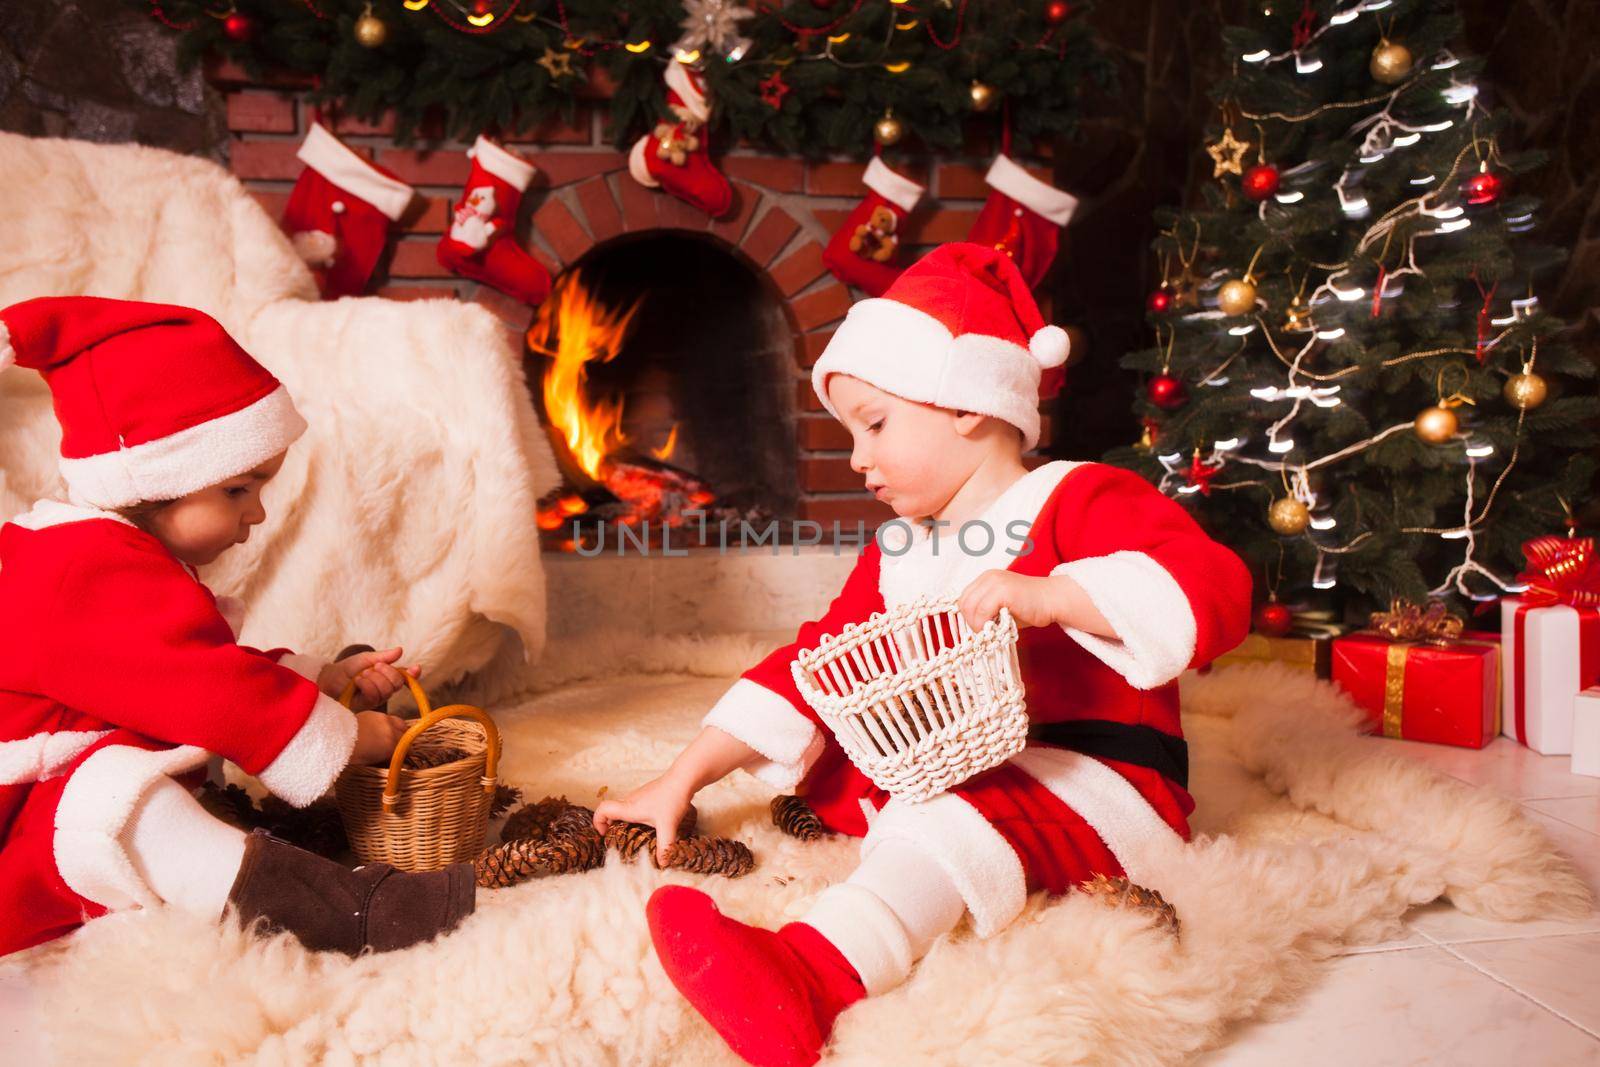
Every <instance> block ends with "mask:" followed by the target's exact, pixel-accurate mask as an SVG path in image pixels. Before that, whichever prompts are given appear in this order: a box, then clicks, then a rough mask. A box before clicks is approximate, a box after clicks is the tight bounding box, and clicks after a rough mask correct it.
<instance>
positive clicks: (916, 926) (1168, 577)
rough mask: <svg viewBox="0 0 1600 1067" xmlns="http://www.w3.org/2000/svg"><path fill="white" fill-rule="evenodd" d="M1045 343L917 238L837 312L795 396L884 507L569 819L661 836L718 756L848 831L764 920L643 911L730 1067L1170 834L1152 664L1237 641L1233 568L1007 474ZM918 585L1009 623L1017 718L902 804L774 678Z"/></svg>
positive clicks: (1180, 535) (1044, 359) (677, 901)
mask: <svg viewBox="0 0 1600 1067" xmlns="http://www.w3.org/2000/svg"><path fill="white" fill-rule="evenodd" d="M1066 354H1067V339H1066V335H1065V333H1064V332H1063V331H1062V330H1061V329H1060V328H1059V327H1055V326H1047V325H1045V324H1044V323H1043V321H1042V319H1041V317H1040V314H1039V309H1038V307H1037V306H1036V305H1035V303H1034V300H1033V296H1032V294H1031V293H1030V292H1029V291H1028V287H1027V285H1026V283H1025V282H1024V281H1023V279H1022V276H1021V274H1020V273H1019V272H1018V270H1017V268H1016V266H1015V264H1013V263H1012V262H1011V261H1010V260H1009V259H1007V258H1006V257H1005V256H1004V255H1003V254H1002V253H999V252H996V251H995V250H993V249H991V248H986V247H983V246H980V245H973V244H953V245H945V246H943V247H941V248H938V249H936V250H935V251H934V252H932V253H930V254H929V255H928V256H926V257H925V258H923V259H922V260H921V261H920V262H919V263H917V264H916V265H915V266H913V267H911V268H910V269H908V270H907V271H906V272H905V273H904V274H902V275H901V276H900V278H899V279H898V280H897V281H895V283H894V284H893V285H892V286H891V287H890V288H889V289H888V291H887V292H886V293H885V294H884V295H883V296H882V297H879V298H874V299H869V300H863V301H861V302H860V303H857V304H856V305H854V306H853V307H852V308H851V309H850V313H849V315H848V316H847V317H846V319H845V321H844V323H843V324H842V325H841V326H840V327H839V330H838V332H837V333H836V334H835V335H834V337H833V339H832V341H830V342H829V344H828V347H827V349H826V351H824V353H823V355H822V358H821V359H820V360H818V362H817V364H816V367H815V369H814V371H813V373H812V384H813V385H814V386H815V388H816V391H817V395H818V396H819V397H820V398H821V399H822V402H823V404H824V405H826V407H827V409H828V411H829V412H830V413H831V414H832V415H833V416H834V417H835V418H837V419H839V420H840V421H841V422H843V423H844V425H845V426H846V427H847V428H848V429H849V430H850V433H851V436H852V438H853V439H854V449H853V452H852V454H851V465H852V467H854V469H855V470H856V471H858V472H859V473H860V474H861V475H862V476H863V477H864V478H865V479H866V484H867V487H868V488H869V489H871V490H873V491H874V492H875V493H876V494H877V496H878V498H879V499H880V500H883V501H885V502H887V503H888V504H889V505H890V506H891V507H893V508H894V510H895V512H896V513H897V514H898V515H899V516H901V519H900V520H896V521H894V522H891V523H889V524H887V525H886V526H885V528H884V529H883V530H882V531H880V533H879V537H878V538H877V539H876V541H875V542H874V543H873V544H870V545H868V546H867V547H866V549H865V550H864V551H863V552H862V553H861V556H860V559H859V560H858V562H857V563H856V566H855V569H854V570H853V571H852V572H851V574H850V577H849V578H848V580H847V581H846V582H845V585H844V589H843V590H842V591H841V592H840V593H839V595H838V597H837V598H836V599H835V600H834V601H833V604H832V605H831V606H830V607H829V608H828V610H827V612H826V614H824V615H823V616H822V618H820V619H818V620H816V621H815V622H811V623H807V624H806V625H805V626H803V627H801V628H800V632H799V635H798V637H797V638H796V639H795V641H794V642H793V643H791V644H789V645H786V646H784V647H783V648H780V649H778V650H777V651H775V652H773V653H772V654H771V655H770V656H768V657H767V658H766V659H764V660H763V661H762V662H761V663H759V664H757V665H756V666H755V667H753V668H751V669H750V670H749V671H747V672H746V673H745V674H744V676H743V677H742V678H741V679H740V680H739V681H738V682H736V683H735V684H734V685H733V687H732V688H731V689H729V690H728V692H727V694H726V695H725V696H724V697H723V698H722V699H721V700H720V701H719V702H718V703H717V704H716V705H715V706H714V707H713V708H712V709H711V711H710V712H709V713H708V714H707V715H706V717H705V720H704V723H703V729H702V730H701V732H700V734H699V736H698V737H697V738H696V739H695V740H694V741H693V742H692V743H691V744H690V745H689V746H688V747H687V748H686V749H685V750H684V751H683V752H682V753H681V754H680V755H679V756H678V758H677V759H676V760H675V761H674V762H673V764H672V766H671V768H670V769H669V770H668V771H667V772H666V773H665V774H663V775H662V776H661V777H660V778H657V779H656V780H654V781H652V782H650V783H648V784H646V785H644V786H643V787H641V788H639V789H638V790H636V791H635V792H633V793H632V794H630V795H629V796H628V797H626V798H624V799H622V800H618V801H614V802H608V803H604V804H601V805H600V807H599V809H598V811H597V812H596V816H595V820H596V823H597V825H600V826H602V827H603V826H604V825H605V824H606V823H607V822H609V821H610V820H612V819H627V820H633V821H641V822H648V823H651V824H653V825H654V826H655V827H656V828H657V834H658V838H659V839H660V841H659V843H660V846H661V847H662V848H666V847H668V846H669V845H670V840H671V837H672V835H673V831H674V828H675V827H676V826H677V825H678V820H679V818H680V816H681V815H682V814H683V812H684V810H685V807H686V806H687V805H688V803H689V801H690V798H691V797H692V796H693V795H694V793H695V792H696V791H697V790H699V789H700V788H702V787H703V786H705V785H706V784H708V783H710V782H713V781H716V780H717V779H719V778H721V777H723V776H724V775H726V774H728V773H730V772H731V771H733V770H734V769H735V768H744V769H745V770H748V771H750V772H752V773H754V774H755V775H757V776H758V777H760V778H762V779H763V780H764V781H766V782H768V783H770V784H771V785H772V786H773V787H775V788H777V789H780V790H785V791H788V790H795V791H798V792H799V793H801V794H802V795H804V796H805V797H806V798H807V800H808V802H809V803H810V804H811V806H812V807H813V808H814V809H815V810H816V812H817V814H818V815H819V816H820V817H821V818H822V821H823V822H824V823H825V824H826V825H827V826H829V827H830V828H832V829H833V830H835V831H838V832H841V833H846V834H852V835H856V836H860V837H862V838H863V840H862V845H861V863H860V866H859V867H858V868H857V869H856V871H855V873H854V874H852V875H851V876H850V877H849V878H848V879H847V880H846V881H844V882H843V883H841V884H838V885H835V886H832V887H830V888H829V889H827V890H826V891H825V892H823V893H822V895H821V896H820V897H818V898H817V900H816V902H815V904H814V905H813V906H812V908H811V910H810V911H809V912H808V913H807V914H806V915H805V916H804V917H803V918H802V919H801V920H800V921H798V922H794V923H790V924H788V925H787V926H784V927H783V928H782V929H780V930H777V931H768V930H764V929H759V928H757V927H753V926H748V925H746V924H744V923H741V922H738V921H736V920H734V919H733V918H730V917H728V916H724V915H722V914H721V913H720V912H719V911H718V910H717V908H716V906H715V904H713V902H712V901H711V899H710V898H709V897H707V896H706V895H704V894H703V893H700V892H698V891H696V890H693V889H689V888H687V887H681V886H673V887H663V888H662V889H660V890H658V891H657V892H656V893H655V895H654V896H653V897H652V898H651V900H650V903H649V906H648V919H649V923H650V931H651V935H652V938H653V940H654V942H655V946H656V951H657V954H658V955H659V957H660V959H661V963H662V966H663V967H664V968H665V969H666V971H667V974H668V975H669V976H670V977H671V979H672V981H673V982H674V983H675V984H676V985H677V987H678V989H679V990H680V991H681V992H682V993H683V995H684V996H685V997H687V998H688V1000H689V1001H690V1003H691V1004H693V1005H694V1007H695V1008H696V1010H698V1011H699V1012H700V1013H701V1014H702V1015H703V1016H705V1018H706V1019H707V1021H709V1022H710V1023H711V1025H712V1026H713V1027H715V1028H716V1029H717V1031H718V1032H719V1033H720V1034H721V1035H722V1037H723V1038H724V1039H725V1040H726V1041H727V1042H728V1044H729V1045H730V1046H731V1047H732V1048H733V1050H734V1051H735V1052H737V1053H739V1054H740V1055H741V1056H743V1057H744V1058H745V1059H747V1060H749V1061H750V1062H752V1063H757V1064H808V1063H812V1062H814V1061H815V1060H816V1059H817V1057H818V1055H819V1054H820V1051H821V1049H822V1046H823V1045H824V1044H825V1043H826V1041H827V1039H828V1034H829V1032H830V1030H831V1029H832V1026H833V1022H834V1019H835V1018H836V1017H837V1016H838V1014H839V1013H840V1012H842V1011H843V1010H845V1009H846V1008H847V1007H849V1006H850V1005H851V1004H853V1003H855V1002H857V1001H859V1000H861V999H862V998H863V997H865V996H869V995H872V994H876V993H881V992H883V991H885V990H887V989H890V988H893V987H894V986H896V985H897V984H899V983H900V982H902V981H903V980H904V979H905V978H906V977H907V975H908V974H909V973H910V970H911V967H912V965H913V964H914V963H915V961H916V960H917V959H918V958H920V957H921V956H922V955H923V954H924V953H926V952H927V951H928V949H929V947H930V946H931V945H932V944H933V942H934V941H935V940H936V939H938V938H939V937H941V936H943V935H944V934H946V933H948V932H950V931H951V930H952V929H953V928H954V927H955V926H956V924H957V923H958V922H959V921H960V920H961V919H962V917H963V916H964V915H970V916H971V920H972V925H973V927H974V929H975V930H976V932H977V933H978V934H979V935H980V936H985V937H986V936H989V935H991V934H993V933H995V932H996V931H999V930H1001V929H1003V928H1004V927H1005V926H1006V925H1007V924H1008V923H1009V922H1011V920H1012V919H1014V918H1015V917H1016V916H1017V914H1018V913H1019V912H1020V911H1021V910H1022V907H1023V903H1024V901H1025V900H1026V899H1027V896H1028V894H1029V893H1032V892H1034V891H1037V890H1043V891H1046V892H1049V893H1064V892H1066V891H1068V890H1069V889H1071V888H1072V887H1073V886H1075V885H1077V884H1078V883H1080V882H1083V881H1085V880H1088V879H1089V878H1091V877H1092V876H1094V875H1095V874H1105V875H1108V876H1117V875H1125V876H1127V877H1129V878H1131V879H1132V880H1133V881H1135V882H1139V881H1141V877H1142V875H1143V873H1144V872H1143V867H1142V865H1143V864H1144V862H1145V860H1146V858H1147V857H1150V856H1151V855H1152V853H1153V850H1155V849H1159V848H1162V847H1164V846H1169V845H1173V844H1176V843H1179V842H1181V841H1182V840H1185V839H1187V837H1188V834H1189V828H1188V822H1187V816H1188V814H1189V813H1190V812H1191V811H1192V810H1193V808H1194V803H1193V801H1192V800H1191V799H1190V796H1189V793H1188V792H1187V790H1186V788H1185V786H1186V781H1187V773H1188V758H1187V750H1186V749H1185V746H1184V742H1183V739H1182V733H1181V729H1180V727H1179V719H1178V687H1177V684H1176V679H1177V677H1178V675H1179V674H1180V673H1182V672H1183V671H1184V670H1185V669H1186V668H1189V667H1197V666H1200V665H1202V664H1205V663H1206V662H1208V661H1209V660H1211V659H1212V658H1214V657H1215V656H1217V655H1220V654H1221V653H1223V652H1225V651H1226V650H1228V649H1229V648H1231V647H1233V646H1234V645H1236V644H1237V643H1238V642H1239V641H1240V640H1241V639H1242V638H1243V637H1244V634H1245V631H1246V629H1247V627H1248V623H1249V616H1250V576H1249V572H1248V571H1247V569H1246V568H1245V566H1244V564H1243V563H1241V562H1240V560H1239V559H1238V557H1236V556H1235V555H1234V554H1233V553H1232V552H1230V551H1229V550H1228V549H1226V548H1224V547H1222V546H1221V545H1219V544H1217V543H1216V542H1215V541H1213V540H1211V539H1210V538H1209V537H1207V536H1206V535H1205V534H1204V533H1203V532H1202V531H1201V530H1200V528H1199V527H1198V526H1197V525H1196V524H1195V522H1194V521H1193V520H1192V519H1191V518H1190V517H1189V515H1188V514H1187V513H1186V512H1185V511H1184V509H1183V508H1182V507H1181V506H1180V505H1178V504H1177V503H1175V502H1174V501H1172V500H1170V499H1168V498H1167V497H1166V496H1164V495H1163V494H1161V493H1160V492H1159V491H1157V490H1156V489H1154V488H1153V487H1151V486H1150V485H1149V484H1148V483H1147V482H1145V481H1143V480H1142V479H1140V478H1139V477H1138V476H1136V475H1134V474H1131V473H1129V472H1127V471H1124V470H1120V469H1117V468H1114V467H1109V466H1105V465H1103V464H1099V463H1074V462H1066V461H1058V462H1054V463H1047V464H1045V465H1044V466H1041V467H1038V468H1037V469H1035V470H1032V471H1029V470H1028V469H1027V468H1026V467H1025V466H1024V465H1023V462H1022V454H1023V453H1024V452H1025V451H1027V450H1028V449H1031V448H1032V447H1033V446H1034V445H1035V443H1036V442H1037V441H1038V436H1039V412H1038V408H1039V397H1040V381H1041V377H1042V376H1043V375H1044V373H1045V372H1046V371H1047V370H1050V369H1051V368H1055V367H1059V366H1060V365H1061V364H1062V363H1063V362H1064V361H1065V359H1066ZM1058 373H1059V372H1058ZM923 596H953V597H958V598H959V602H960V605H961V611H962V613H963V615H964V616H965V617H966V619H967V620H968V621H969V622H970V623H971V624H972V625H973V626H974V627H979V626H981V625H982V624H983V623H985V622H987V621H988V620H990V619H992V618H994V617H995V616H996V615H997V614H998V613H999V610H1000V608H1001V607H1005V608H1008V609H1009V610H1010V612H1011V614H1012V616H1013V617H1014V618H1015V620H1016V622H1017V625H1018V627H1019V628H1022V629H1021V636H1020V639H1019V642H1018V653H1019V659H1020V663H1021V667H1022V677H1023V682H1024V685H1025V687H1026V695H1027V706H1028V714H1029V719H1030V721H1031V723H1032V729H1031V733H1030V739H1029V742H1028V745H1027V747H1026V748H1025V749H1024V751H1023V752H1022V753H1021V754H1020V755H1018V756H1016V757H1014V758H1013V759H1011V760H1009V761H1008V762H1006V763H1004V764H1002V765H1001V766H999V767H996V768H994V769H993V770H990V771H987V772H984V773H982V774H979V775H976V776H974V777H972V778H969V779H967V780H966V781H964V782H962V783H960V784H959V785H957V786H956V787H955V788H953V789H951V790H950V791H949V792H947V793H944V794H941V795H939V796H936V797H934V798H933V799H931V800H927V801H924V802H922V803H906V802H904V801H902V800H899V799H891V798H890V796H889V795H888V794H886V793H884V792H883V791H881V790H879V789H877V788H876V787H875V786H874V785H873V784H872V783H871V781H869V780H868V779H867V778H866V777H865V776H864V775H863V774H861V773H860V772H859V771H858V770H857V769H856V768H855V767H854V766H853V765H852V764H851V763H850V762H849V761H848V760H847V759H846V758H845V756H844V754H843V751H842V750H841V749H840V747H839V745H838V743H837V742H836V741H835V740H834V738H833V737H832V736H831V735H830V734H829V732H828V730H827V728H826V727H825V726H824V725H823V724H822V722H821V721H820V720H819V719H818V717H817V716H816V714H815V713H814V712H813V711H812V710H811V708H810V707H809V706H808V705H807V704H806V703H805V701H804V700H803V699H802V698H801V697H800V695H799V693H798V692H797V690H796V688H795V684H794V681H793V678H792V676H791V673H790V665H791V664H792V663H793V661H794V659H795V656H796V653H797V652H798V651H799V650H801V649H806V648H811V647H814V646H815V645H816V644H817V643H818V642H819V641H820V640H821V639H822V638H823V637H826V636H828V635H831V634H836V633H838V632H839V631H841V630H842V629H843V628H844V627H845V626H847V625H848V624H850V623H859V622H863V621H865V620H866V619H867V618H868V617H869V616H871V615H872V614H874V613H876V612H880V611H884V610H886V609H890V608H894V607H896V606H899V605H901V604H905V603H908V602H911V601H914V600H916V599H918V598H919V597H923ZM1154 888H1159V887H1158V886H1157V887H1154Z"/></svg>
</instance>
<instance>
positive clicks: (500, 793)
mask: <svg viewBox="0 0 1600 1067" xmlns="http://www.w3.org/2000/svg"><path fill="white" fill-rule="evenodd" d="M521 803H522V790H520V789H518V788H517V787H516V786H514V785H506V784H505V783H504V782H498V783H496V784H495V787H494V800H492V801H490V802H489V818H491V819H498V818H499V817H500V816H502V815H504V814H505V813H506V812H508V811H510V810H511V809H512V807H514V806H515V805H517V804H521Z"/></svg>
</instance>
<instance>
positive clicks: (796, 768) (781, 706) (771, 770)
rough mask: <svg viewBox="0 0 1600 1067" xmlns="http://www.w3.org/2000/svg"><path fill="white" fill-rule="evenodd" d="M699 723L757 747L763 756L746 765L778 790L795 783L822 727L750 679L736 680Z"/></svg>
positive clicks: (812, 758) (809, 760) (810, 760)
mask: <svg viewBox="0 0 1600 1067" xmlns="http://www.w3.org/2000/svg"><path fill="white" fill-rule="evenodd" d="M700 725H702V726H715V727H716V728H717V729H719V730H721V731H722V732H723V733H725V734H729V735H731V736H733V737H735V738H737V739H738V740H740V741H743V742H744V743H745V744H747V745H749V746H750V747H751V748H753V749H755V750H756V751H757V752H759V753H760V754H761V758H760V759H758V760H756V761H754V762H752V763H749V764H746V765H745V768H744V769H745V770H747V771H749V772H750V773H751V774H753V775H755V776H756V777H757V778H759V779H761V780H762V781H763V782H765V783H766V784H768V785H770V786H771V787H772V788H774V789H777V790H781V791H787V790H791V789H793V788H794V787H795V786H797V785H799V784H800V780H801V779H802V778H804V777H805V776H806V771H808V770H810V769H811V764H812V763H814V762H815V761H816V758H817V756H818V754H820V752H821V751H822V745H821V744H820V743H819V742H820V741H821V740H822V732H821V731H820V730H818V729H817V726H816V724H815V723H813V722H812V721H811V720H810V719H808V718H806V717H805V716H804V715H802V714H801V713H800V712H799V711H797V710H795V707H794V705H792V704H790V703H789V702H788V701H787V700H785V699H784V698H783V697H781V696H779V695H778V694H777V693H774V692H773V691H772V690H770V689H768V688H767V687H766V686H764V685H760V684H758V683H756V682H752V681H751V680H750V679H748V678H740V679H739V680H738V681H737V682H734V683H733V685H732V686H730V687H729V689H728V691H727V692H726V693H724V694H722V699H721V700H718V701H717V702H716V704H714V705H713V706H712V708H711V710H710V711H708V712H706V716H705V718H704V719H702V720H700Z"/></svg>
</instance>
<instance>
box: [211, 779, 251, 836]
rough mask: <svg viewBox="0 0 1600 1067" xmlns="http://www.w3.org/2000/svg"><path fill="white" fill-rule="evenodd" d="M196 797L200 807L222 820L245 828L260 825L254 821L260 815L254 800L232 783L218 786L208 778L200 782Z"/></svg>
mask: <svg viewBox="0 0 1600 1067" xmlns="http://www.w3.org/2000/svg"><path fill="white" fill-rule="evenodd" d="M198 799H199V801H200V806H201V807H203V808H205V809H206V811H208V812H210V813H211V814H212V815H215V816H216V817H217V818H219V819H221V820H222V821H223V822H226V823H232V824H233V825H234V826H237V827H240V828H241V829H245V830H254V829H255V828H256V827H257V826H258V825H260V824H259V823H258V822H257V821H256V820H257V819H258V817H259V815H260V813H259V812H258V811H257V810H256V802H255V801H253V800H251V799H250V794H249V793H247V792H245V791H244V790H243V789H242V788H240V787H239V786H236V785H233V784H232V783H229V784H228V785H221V786H219V785H217V783H215V782H213V781H210V780H209V779H208V780H207V781H205V782H202V783H201V785H200V795H199V797H198Z"/></svg>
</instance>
